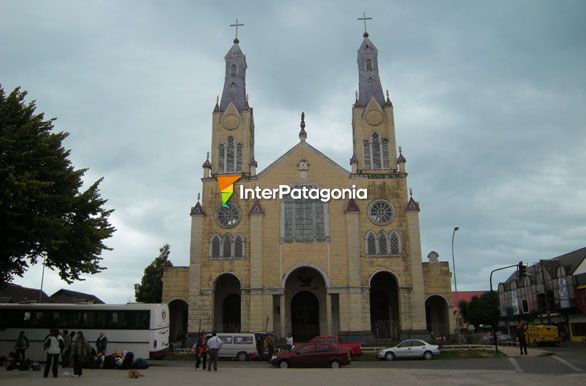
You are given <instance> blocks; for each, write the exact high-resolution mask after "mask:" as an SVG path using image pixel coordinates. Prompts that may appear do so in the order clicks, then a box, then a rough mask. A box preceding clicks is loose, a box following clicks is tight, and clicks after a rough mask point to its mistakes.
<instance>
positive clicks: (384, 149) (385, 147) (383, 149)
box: [381, 138, 389, 169]
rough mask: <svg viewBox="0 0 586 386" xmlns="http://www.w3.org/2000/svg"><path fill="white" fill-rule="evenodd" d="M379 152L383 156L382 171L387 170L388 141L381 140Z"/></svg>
mask: <svg viewBox="0 0 586 386" xmlns="http://www.w3.org/2000/svg"><path fill="white" fill-rule="evenodd" d="M381 152H382V156H383V169H387V168H388V167H389V140H388V139H386V138H383V140H382V142H381Z"/></svg>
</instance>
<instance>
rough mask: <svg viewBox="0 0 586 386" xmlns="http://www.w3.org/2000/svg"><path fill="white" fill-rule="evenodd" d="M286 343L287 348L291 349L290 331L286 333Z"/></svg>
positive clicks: (291, 338)
mask: <svg viewBox="0 0 586 386" xmlns="http://www.w3.org/2000/svg"><path fill="white" fill-rule="evenodd" d="M286 343H287V350H288V351H291V350H292V349H293V337H292V336H291V333H288V334H287V340H286Z"/></svg>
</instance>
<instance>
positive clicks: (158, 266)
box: [134, 244, 173, 303]
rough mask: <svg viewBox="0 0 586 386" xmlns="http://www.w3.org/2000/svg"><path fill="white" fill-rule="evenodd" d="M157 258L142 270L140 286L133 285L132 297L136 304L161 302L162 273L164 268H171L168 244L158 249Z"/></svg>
mask: <svg viewBox="0 0 586 386" xmlns="http://www.w3.org/2000/svg"><path fill="white" fill-rule="evenodd" d="M159 252H160V254H159V256H157V257H156V258H155V260H153V262H152V263H151V264H150V265H149V266H148V267H146V268H145V269H144V275H143V277H142V279H141V281H140V284H135V285H134V295H135V297H136V301H137V302H143V303H161V301H163V273H164V272H165V268H167V267H172V266H173V263H171V262H170V261H169V253H170V247H169V244H165V245H163V247H162V248H161V249H159Z"/></svg>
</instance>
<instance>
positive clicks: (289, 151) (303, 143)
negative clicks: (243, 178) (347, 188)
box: [257, 141, 350, 179]
mask: <svg viewBox="0 0 586 386" xmlns="http://www.w3.org/2000/svg"><path fill="white" fill-rule="evenodd" d="M300 148H308V149H309V150H311V151H312V152H314V153H315V154H316V155H317V156H318V157H320V158H322V159H323V160H325V161H326V162H328V163H329V164H330V165H331V166H333V167H334V168H335V169H337V170H338V171H339V172H340V173H341V174H343V175H345V176H349V175H350V172H349V171H348V170H346V169H345V168H343V167H342V166H340V165H338V164H337V163H336V162H335V161H334V160H332V159H331V158H330V157H328V156H327V155H325V154H324V153H322V152H321V151H319V150H317V149H316V148H315V147H313V146H311V145H310V144H309V143H307V142H305V141H304V142H299V143H298V144H297V145H295V146H293V147H292V148H291V149H289V150H287V151H286V152H285V154H283V155H282V156H280V157H279V158H277V159H276V160H275V161H274V162H273V163H272V164H270V165H269V166H267V167H266V168H265V169H264V170H263V171H262V172H260V173H258V174H257V177H258V178H259V179H260V178H262V177H263V176H264V175H265V174H266V173H267V172H269V171H270V170H271V169H273V168H275V167H276V166H278V165H279V164H280V163H281V162H283V161H284V160H285V159H286V158H287V157H289V156H290V155H291V154H293V153H294V152H295V151H297V150H298V149H300Z"/></svg>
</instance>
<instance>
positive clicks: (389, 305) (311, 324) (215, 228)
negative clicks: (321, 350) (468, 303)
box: [163, 33, 454, 342]
mask: <svg viewBox="0 0 586 386" xmlns="http://www.w3.org/2000/svg"><path fill="white" fill-rule="evenodd" d="M225 60H226V72H225V84H224V90H223V93H222V98H221V100H220V101H218V103H217V104H216V106H215V108H214V111H213V119H212V128H211V133H212V140H211V157H209V156H208V159H206V161H205V162H204V164H203V178H202V190H201V191H202V195H201V199H198V201H197V203H196V205H195V206H194V207H193V208H192V209H191V245H190V261H189V266H188V267H172V268H168V269H167V270H166V272H165V275H164V281H163V301H164V302H167V303H169V306H170V313H171V317H172V324H173V325H172V331H171V335H172V337H173V334H174V333H177V332H179V331H187V332H209V331H212V330H215V331H218V332H222V331H224V332H233V331H242V332H273V333H275V335H277V336H279V337H283V336H286V335H287V334H288V333H291V334H292V335H293V337H294V339H295V340H296V341H303V340H306V339H310V338H311V337H313V336H316V335H340V336H341V337H343V338H345V339H347V340H354V341H362V342H366V341H371V340H374V339H400V338H403V337H406V336H422V337H429V332H430V331H433V333H434V334H436V335H438V336H446V335H448V334H451V333H453V330H454V328H453V325H454V322H453V313H452V309H451V307H450V299H451V285H450V278H451V274H450V272H449V267H448V264H447V262H438V261H437V258H435V257H434V256H437V255H434V254H433V253H432V254H430V258H429V261H427V262H423V261H422V251H421V242H420V226H419V214H420V208H419V204H418V203H417V202H416V201H415V199H414V198H413V197H412V196H411V194H410V192H409V189H408V185H407V172H406V168H405V165H406V159H405V157H404V155H403V154H401V151H400V150H399V152H397V144H396V142H395V123H394V122H395V119H394V111H393V105H392V103H391V101H390V99H389V96H388V93H387V96H386V97H385V95H384V94H383V91H382V86H381V84H380V79H379V73H378V51H377V49H376V47H375V46H374V44H373V43H372V41H371V40H370V39H369V37H368V34H366V33H365V36H364V39H363V42H362V44H361V46H360V48H359V50H358V58H357V63H358V74H359V92H358V94H357V95H356V100H355V103H354V106H353V110H352V134H353V135H352V138H353V143H352V144H348V151H349V159H350V168H349V169H346V168H344V167H342V166H340V165H338V164H337V163H336V162H334V161H332V160H331V159H330V158H328V157H327V156H326V155H325V154H323V153H322V152H320V151H319V150H318V149H316V148H314V147H313V146H311V145H310V143H309V142H310V140H309V138H310V133H311V130H309V127H308V128H307V131H306V126H305V121H304V117H303V115H302V118H301V123H300V129H299V133H298V139H297V138H295V140H294V141H295V143H292V147H291V148H290V149H289V150H288V151H286V152H285V153H284V154H283V155H282V156H281V157H280V158H278V159H277V160H275V161H274V162H273V163H272V164H270V165H269V166H268V167H266V168H265V169H264V170H262V171H259V172H258V173H257V163H256V160H255V157H254V142H255V128H254V117H253V109H252V108H251V107H250V106H249V105H248V98H247V94H246V85H245V81H246V68H247V65H246V58H245V56H244V54H243V53H242V50H241V48H240V46H239V42H238V39H235V41H234V45H233V46H232V47H231V48H230V50H229V51H228V53H227V54H226V56H225ZM316 129H317V128H316ZM223 176H238V177H239V179H238V180H237V181H236V182H235V183H234V185H233V191H234V194H233V195H232V196H231V197H230V199H229V200H228V202H227V203H226V205H222V200H221V197H222V195H221V192H220V187H219V185H218V178H219V177H223ZM283 187H286V189H285V188H283ZM279 189H283V190H285V191H286V190H289V189H291V190H292V191H291V193H290V194H288V195H284V196H281V197H280V196H279V195H278V194H277V195H276V196H274V197H273V196H270V195H269V193H270V192H274V191H277V192H278V191H279ZM303 190H304V191H305V192H306V193H307V192H309V191H312V192H313V193H315V194H314V195H311V194H309V195H308V194H306V197H303V196H302V195H301V196H300V195H299V194H295V192H297V193H299V192H301V191H303ZM253 191H256V192H262V191H266V192H265V193H266V194H264V195H263V194H261V195H260V196H253V195H252V192H253ZM294 191H295V192H294ZM243 192H244V193H248V194H245V195H242V194H241V193H243ZM318 192H331V195H332V196H333V197H329V200H325V199H322V198H324V197H323V196H318V195H317V194H318ZM357 193H358V194H357Z"/></svg>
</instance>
